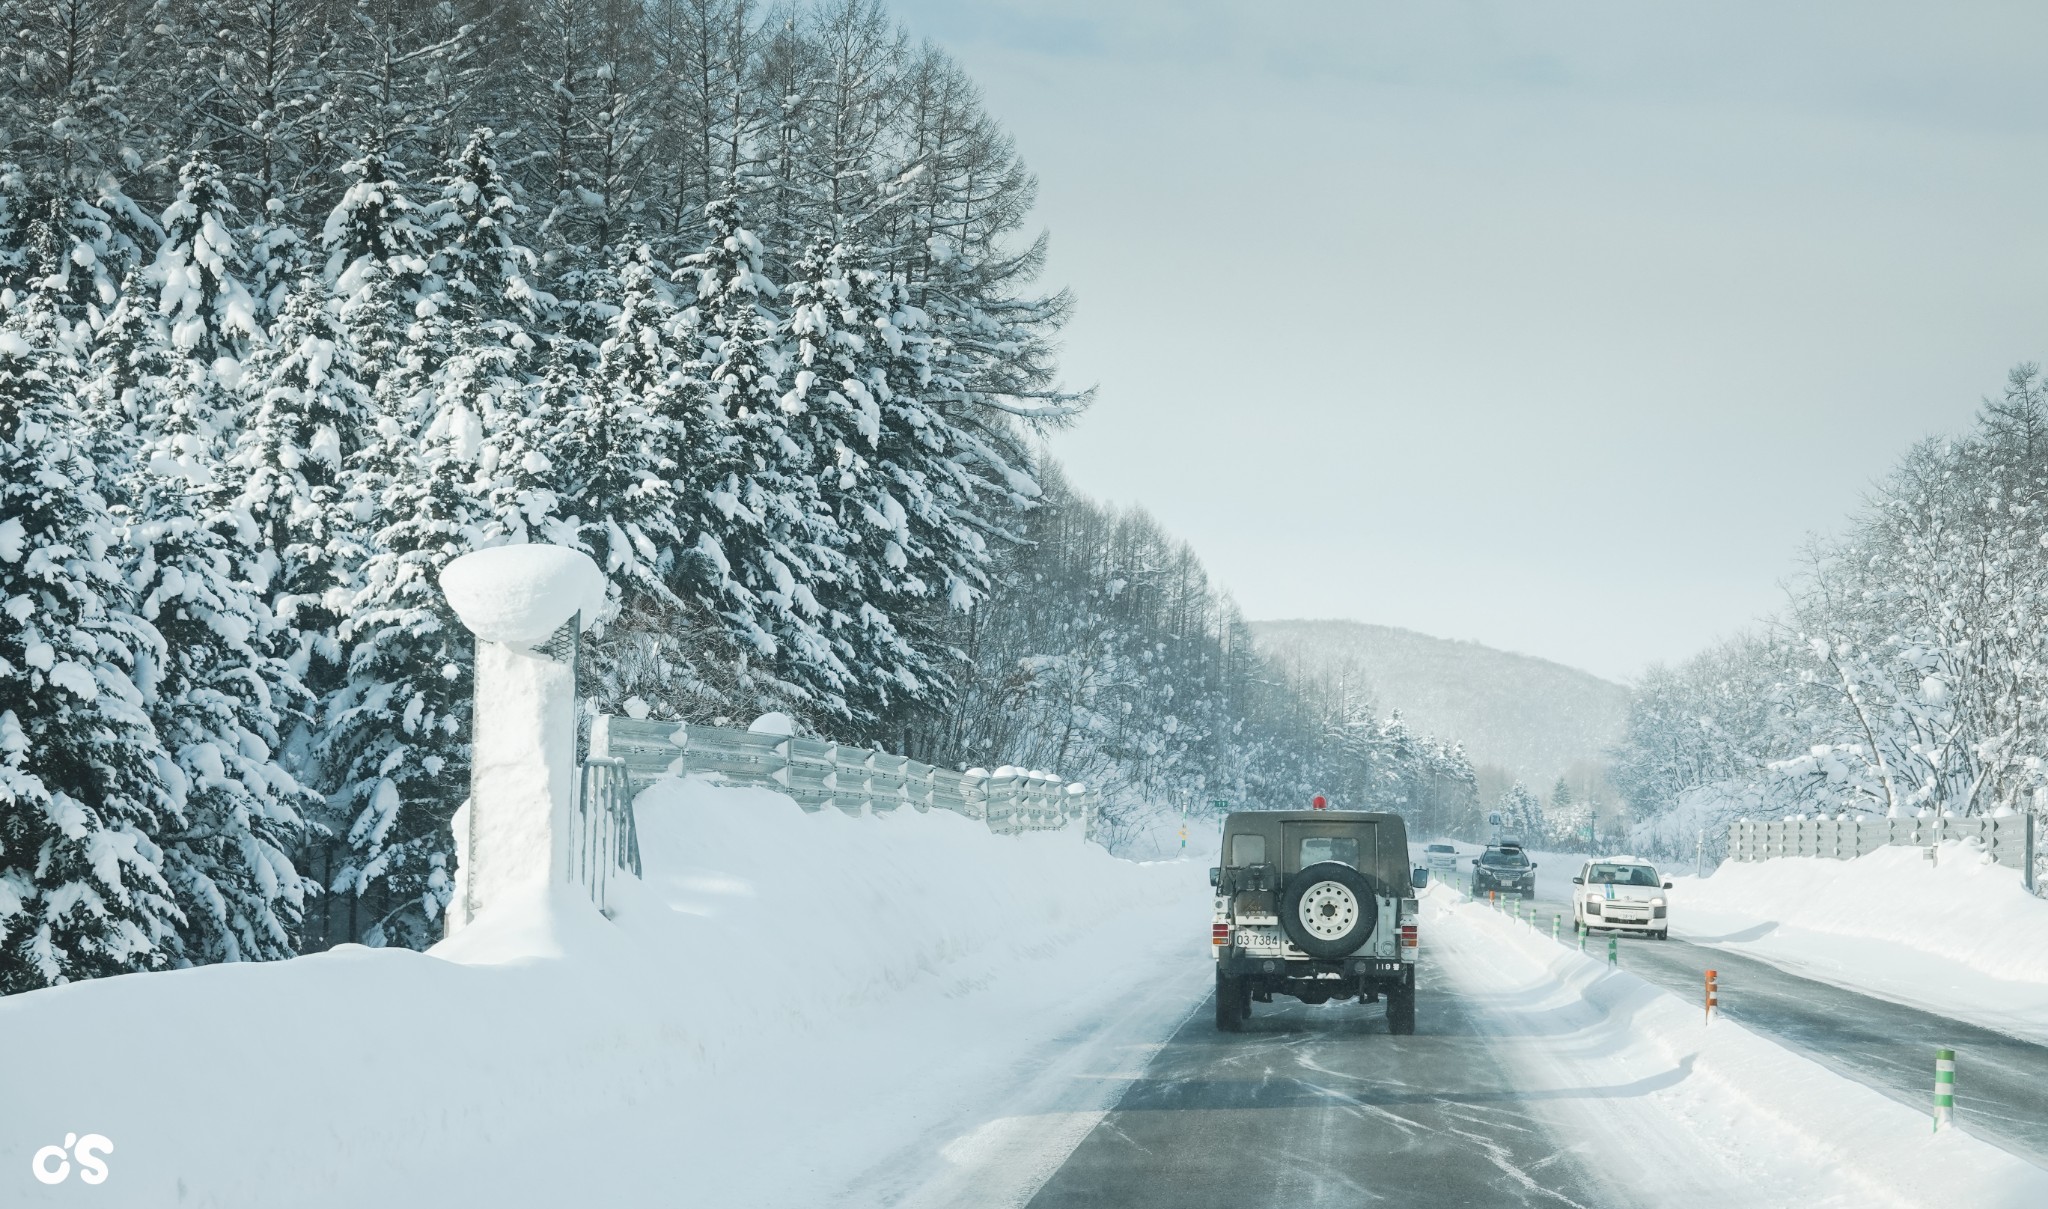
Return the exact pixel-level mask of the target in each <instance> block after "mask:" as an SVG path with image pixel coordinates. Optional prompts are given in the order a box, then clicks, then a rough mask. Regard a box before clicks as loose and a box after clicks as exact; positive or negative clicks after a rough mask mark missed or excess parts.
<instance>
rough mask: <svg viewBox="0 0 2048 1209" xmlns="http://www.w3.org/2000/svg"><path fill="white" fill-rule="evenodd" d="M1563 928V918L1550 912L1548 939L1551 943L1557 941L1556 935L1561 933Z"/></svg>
mask: <svg viewBox="0 0 2048 1209" xmlns="http://www.w3.org/2000/svg"><path fill="white" fill-rule="evenodd" d="M1563 927H1564V916H1562V915H1559V914H1558V913H1557V912H1555V911H1552V912H1551V913H1550V939H1551V940H1553V941H1554V940H1557V939H1558V933H1559V932H1560V931H1561V930H1562V929H1563Z"/></svg>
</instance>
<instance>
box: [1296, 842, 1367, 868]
mask: <svg viewBox="0 0 2048 1209" xmlns="http://www.w3.org/2000/svg"><path fill="white" fill-rule="evenodd" d="M1323 861H1338V862H1340V863H1342V864H1346V865H1349V866H1351V867H1352V868H1353V869H1356V868H1358V840H1357V838H1356V837H1355V836H1349V835H1312V836H1309V837H1308V838H1307V839H1305V840H1303V841H1301V867H1302V868H1304V869H1306V868H1308V867H1309V866H1310V865H1314V864H1319V863H1321V862H1323Z"/></svg>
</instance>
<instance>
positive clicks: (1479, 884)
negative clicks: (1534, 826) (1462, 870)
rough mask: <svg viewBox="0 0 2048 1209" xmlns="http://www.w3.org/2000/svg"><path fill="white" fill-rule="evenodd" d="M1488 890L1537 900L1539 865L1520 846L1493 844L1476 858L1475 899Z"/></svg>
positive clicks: (1474, 866) (1473, 882) (1474, 864)
mask: <svg viewBox="0 0 2048 1209" xmlns="http://www.w3.org/2000/svg"><path fill="white" fill-rule="evenodd" d="M1488 891H1496V892H1498V893H1501V894H1519V895H1521V896H1522V897H1523V898H1534V897H1536V863H1535V862H1534V861H1531V860H1530V859H1529V854H1528V853H1526V852H1524V851H1522V846H1521V845H1520V844H1509V843H1499V844H1493V845H1490V846H1488V848H1487V849H1486V851H1484V852H1482V853H1480V854H1479V855H1478V856H1475V857H1473V858H1472V897H1474V898H1478V897H1479V896H1480V895H1482V894H1485V893H1487V892H1488Z"/></svg>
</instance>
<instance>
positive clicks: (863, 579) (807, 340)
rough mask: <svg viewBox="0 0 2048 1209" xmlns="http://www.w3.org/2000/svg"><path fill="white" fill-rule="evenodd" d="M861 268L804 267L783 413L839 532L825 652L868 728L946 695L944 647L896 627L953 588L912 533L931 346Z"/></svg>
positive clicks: (805, 261) (825, 599)
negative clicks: (939, 691)
mask: <svg viewBox="0 0 2048 1209" xmlns="http://www.w3.org/2000/svg"><path fill="white" fill-rule="evenodd" d="M855 260H856V256H855V254H854V253H853V252H851V251H850V250H848V249H846V248H845V247H843V246H840V245H834V244H830V243H828V242H826V241H822V240H821V241H818V242H817V243H814V244H813V245H812V246H811V248H810V250H809V251H808V252H806V253H805V254H804V256H803V257H802V258H801V259H799V260H798V262H797V265H796V280H795V281H794V282H792V283H791V285H790V301H791V308H790V316H789V320H788V332H789V337H790V339H791V341H792V344H793V348H792V349H791V358H792V364H791V371H790V373H789V375H788V382H789V390H788V392H787V393H786V394H785V395H784V396H783V401H782V402H783V410H784V411H785V412H786V413H788V414H789V417H790V418H789V420H788V424H789V426H790V428H791V429H792V430H793V431H794V432H795V433H796V434H797V436H798V440H797V445H798V447H799V448H801V449H803V450H804V451H805V452H807V453H808V454H809V455H810V456H811V458H812V459H813V464H812V465H811V466H810V467H808V477H809V479H810V480H811V484H812V489H813V490H814V491H816V492H817V493H818V497H819V505H820V507H821V508H822V509H823V511H824V513H825V514H826V515H827V516H829V517H830V518H831V520H832V536H833V537H834V539H835V542H834V546H833V547H832V548H831V549H830V550H829V552H828V553H829V560H825V559H821V560H820V561H821V564H822V565H821V568H820V570H821V573H820V574H819V575H818V576H817V580H816V583H815V585H814V588H813V591H814V592H815V594H816V595H817V597H818V599H819V601H820V603H821V604H823V605H824V606H825V609H826V615H825V618H824V630H825V634H826V636H827V638H828V639H830V641H831V642H832V644H833V646H834V649H835V650H837V652H838V653H839V656H840V658H841V659H842V660H844V661H845V663H846V665H847V666H848V667H849V668H852V669H853V671H854V674H853V676H852V678H851V680H850V682H849V684H848V686H847V690H846V691H847V695H848V703H849V708H850V710H851V711H852V713H853V714H854V715H855V716H857V717H861V718H864V719H865V718H878V717H881V716H882V715H884V714H885V713H887V712H888V711H889V710H890V709H891V707H892V706H896V705H897V704H898V703H899V702H901V701H903V700H905V699H915V698H916V697H918V696H919V695H921V694H924V693H926V692H928V691H930V690H932V689H936V688H939V687H941V686H942V684H943V678H942V676H941V675H940V674H939V673H938V672H937V670H936V668H935V663H934V660H933V658H932V654H933V650H932V648H933V646H935V645H936V644H927V645H922V646H921V645H918V644H916V643H914V642H913V641H911V639H910V637H909V636H907V635H906V634H905V633H904V632H903V631H902V629H901V628H900V627H899V623H898V618H899V617H902V618H905V619H914V618H917V617H919V616H920V612H919V610H920V609H921V608H923V607H925V606H927V605H928V604H929V600H930V598H931V597H932V596H933V595H934V594H935V588H936V586H937V585H943V584H944V583H945V582H946V580H947V578H949V576H947V574H946V572H944V571H943V570H938V569H935V567H934V565H933V558H932V556H933V553H934V551H933V549H932V546H931V544H930V543H929V541H928V540H927V537H928V534H927V533H926V532H925V531H924V526H923V525H922V524H921V523H917V522H913V519H912V509H919V510H920V512H922V513H923V515H921V516H920V517H919V518H918V520H919V522H922V521H924V520H928V519H929V517H930V512H929V510H928V506H929V505H930V504H931V503H932V502H933V500H932V496H931V493H930V491H929V490H928V488H927V485H926V482H925V478H926V475H925V469H926V468H925V466H924V465H922V461H923V459H922V458H919V457H917V456H916V453H917V452H918V451H917V449H916V447H915V446H913V445H911V444H910V443H909V442H907V441H906V439H905V438H906V437H908V438H910V440H912V441H914V440H915V438H916V435H919V434H915V433H914V432H912V431H907V430H910V429H912V426H913V425H914V424H915V423H916V422H917V421H918V420H919V419H922V418H923V417H921V416H919V415H918V414H917V413H918V411H919V409H920V404H919V401H918V399H917V396H916V393H915V392H916V390H917V388H918V386H919V385H920V383H919V381H918V370H919V366H918V363H917V358H918V356H919V354H920V353H921V352H922V343H921V341H919V340H918V339H917V336H918V333H917V332H915V331H914V330H913V331H912V332H909V333H906V332H905V331H904V330H902V329H901V328H899V327H897V326H896V325H895V322H894V320H895V319H896V318H897V313H896V310H895V308H894V307H892V306H891V305H890V303H891V302H892V301H893V287H894V283H893V282H889V281H886V280H884V279H882V278H880V277H879V276H878V275H876V274H875V273H873V272H870V271H869V270H867V269H866V268H864V267H861V266H860V265H858V264H857V263H852V262H854V261H855ZM892 371H894V372H893V373H892ZM892 379H893V381H892ZM906 455H909V456H906ZM904 499H908V500H909V501H910V504H911V507H910V508H906V507H905V506H904V503H903V502H902V501H903V500H904ZM935 572H936V573H935ZM935 581H936V583H935ZM925 611H926V612H927V613H928V612H929V610H928V609H926V610H925Z"/></svg>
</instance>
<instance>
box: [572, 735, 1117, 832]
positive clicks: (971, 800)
mask: <svg viewBox="0 0 2048 1209" xmlns="http://www.w3.org/2000/svg"><path fill="white" fill-rule="evenodd" d="M590 752H591V761H592V762H595V761H597V760H608V761H614V762H617V763H618V764H619V765H620V766H621V767H622V768H623V771H624V774H625V777H626V779H627V780H628V782H629V783H630V789H631V790H633V791H637V790H639V789H642V788H645V787H646V786H647V785H649V784H652V783H653V782H654V781H656V780H658V779H660V778H662V777H666V776H673V775H678V774H682V773H706V774H711V775H715V776H718V777H721V778H723V779H724V780H727V781H731V782H734V783H736V784H740V785H759V786H764V787H767V788H772V789H774V790H776V791H777V792H780V793H784V794H787V795H789V797H791V798H792V799H794V800H795V801H796V803H797V805H799V806H801V807H803V808H804V809H805V810H824V809H828V808H832V809H838V810H842V811H845V812H846V813H848V814H854V815H858V814H862V813H867V814H881V813H885V812H887V811H891V810H898V809H901V808H903V807H905V806H908V807H909V808H911V809H912V810H917V811H926V810H950V811H952V812H953V813H955V814H959V815H964V816H966V817H967V818H970V819H978V820H980V821H982V822H985V823H986V824H987V825H988V828H989V830H991V831H994V832H996V833H998V834H1003V835H1008V834H1014V833H1016V832H1020V831H1042V830H1051V829H1056V828H1061V827H1065V826H1067V825H1068V824H1069V823H1071V822H1073V821H1075V820H1077V819H1078V820H1081V821H1082V822H1083V823H1084V824H1085V825H1086V828H1087V830H1088V832H1089V834H1091V835H1092V834H1093V832H1094V827H1095V819H1096V815H1097V812H1098V808H1099V806H1100V800H1099V799H1098V798H1097V796H1096V795H1095V793H1094V792H1093V791H1092V790H1088V789H1085V788H1084V787H1082V786H1080V785H1074V784H1070V783H1067V782H1063V781H1061V780H1060V779H1059V778H1057V777H1051V776H1047V775H1045V774H1036V775H1034V774H1032V773H1029V772H1016V771H1014V770H1001V771H1002V775H1001V776H997V775H994V774H987V773H980V770H973V771H972V772H966V773H963V772H955V771H954V770H952V769H949V768H934V767H932V766H931V765H929V764H920V763H918V762H917V761H915V760H912V759H909V758H907V757H905V756H892V755H889V754H888V753H886V752H878V751H870V750H869V749H867V748H864V747H852V746H845V745H841V744H838V743H832V742H829V741H826V740H823V739H800V738H795V737H791V736H788V735H762V734H755V733H753V732H751V731H743V730H731V729H727V728H725V727H718V726H693V725H686V724H683V723H677V722H653V721H645V720H640V719H634V718H619V717H614V716H611V715H604V716H601V717H599V718H598V719H597V720H596V721H595V722H594V723H593V724H592V726H591V729H590ZM977 774H979V775H977Z"/></svg>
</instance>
